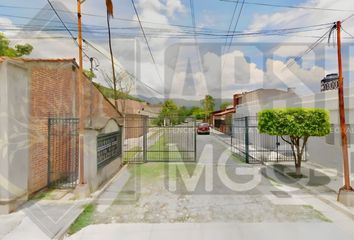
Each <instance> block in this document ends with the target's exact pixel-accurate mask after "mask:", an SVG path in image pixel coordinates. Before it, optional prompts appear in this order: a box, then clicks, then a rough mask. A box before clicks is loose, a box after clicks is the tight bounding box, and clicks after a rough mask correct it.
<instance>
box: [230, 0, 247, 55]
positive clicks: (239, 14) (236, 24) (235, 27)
mask: <svg viewBox="0 0 354 240" xmlns="http://www.w3.org/2000/svg"><path fill="white" fill-rule="evenodd" d="M244 4H245V0H243V1H242V5H241V8H240V11H239V13H238V16H237V20H236V23H235V26H234V30H233V33H235V32H236V29H237V26H238V22H239V20H240V17H241V14H242V9H243V6H244ZM233 40H234V38H233V36H231V40H230V43H229V47H228V50H229V49H230V47H231V44H232V41H233Z"/></svg>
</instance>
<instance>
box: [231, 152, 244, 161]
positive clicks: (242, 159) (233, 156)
mask: <svg viewBox="0 0 354 240" xmlns="http://www.w3.org/2000/svg"><path fill="white" fill-rule="evenodd" d="M231 159H232V160H235V161H236V162H239V163H246V160H245V159H244V158H243V157H241V156H240V155H239V154H237V153H233V152H231Z"/></svg>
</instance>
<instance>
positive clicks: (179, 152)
mask: <svg viewBox="0 0 354 240" xmlns="http://www.w3.org/2000/svg"><path fill="white" fill-rule="evenodd" d="M124 122H125V124H124V136H125V139H124V147H123V148H124V150H123V160H124V161H126V162H130V163H134V162H135V163H141V162H191V161H195V160H196V128H195V121H194V120H191V119H189V120H188V121H186V120H183V121H182V120H179V119H177V118H174V119H173V120H170V121H168V120H166V119H158V118H149V117H144V116H130V117H127V118H125V120H124Z"/></svg>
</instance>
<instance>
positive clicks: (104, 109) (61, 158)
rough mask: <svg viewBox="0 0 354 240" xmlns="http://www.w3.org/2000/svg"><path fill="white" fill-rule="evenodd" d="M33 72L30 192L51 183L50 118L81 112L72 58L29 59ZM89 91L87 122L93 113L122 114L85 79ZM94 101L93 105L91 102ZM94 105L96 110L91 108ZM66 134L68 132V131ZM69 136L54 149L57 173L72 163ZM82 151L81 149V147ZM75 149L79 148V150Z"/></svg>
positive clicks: (105, 116) (86, 100) (30, 126)
mask: <svg viewBox="0 0 354 240" xmlns="http://www.w3.org/2000/svg"><path fill="white" fill-rule="evenodd" d="M25 64H26V67H28V69H29V72H30V122H29V136H30V140H29V142H30V150H29V152H30V157H29V158H30V164H29V165H30V166H29V180H28V189H29V194H31V193H34V192H36V191H38V190H40V189H42V188H44V187H46V186H47V183H48V118H49V117H79V113H78V84H77V81H78V70H77V67H76V65H74V64H73V62H72V61H68V60H65V61H50V62H48V61H32V62H31V61H30V62H26V63H25ZM83 82H84V89H85V91H84V93H85V107H84V109H85V124H86V125H87V123H88V120H89V118H90V113H91V112H92V116H93V118H97V117H101V118H102V117H103V118H110V117H114V118H117V119H119V117H120V114H118V112H117V111H116V110H115V108H114V107H113V106H112V105H111V104H110V103H109V102H108V101H107V100H106V99H105V98H104V97H103V96H102V94H101V93H100V92H99V91H98V90H97V89H96V88H95V87H92V89H91V84H90V82H89V80H88V79H86V78H83ZM91 100H92V105H91ZM91 106H92V111H91V110H90V107H91ZM64 134H65V133H64ZM67 140H68V139H66V138H65V137H63V138H61V139H60V140H58V141H57V145H55V146H54V147H55V148H54V149H51V152H52V153H51V154H53V160H54V161H56V164H57V165H56V166H57V168H56V171H57V172H58V174H57V175H55V176H52V177H53V178H54V179H55V178H60V176H61V174H60V173H61V172H65V171H66V169H67V168H68V165H69V163H68V162H67V157H66V156H67V154H71V152H72V151H74V150H73V149H70V145H69V144H68V141H67ZM77 150H78V149H77ZM77 150H75V151H77Z"/></svg>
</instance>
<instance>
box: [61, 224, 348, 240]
mask: <svg viewBox="0 0 354 240" xmlns="http://www.w3.org/2000/svg"><path fill="white" fill-rule="evenodd" d="M68 239H70V240H84V239H85V240H102V239H104V240H116V239H130V240H133V239H137V240H151V239H153V240H166V239H169V240H181V239H193V240H215V239H222V240H228V239H230V240H231V239H233V240H234V239H237V240H259V239H264V240H268V239H269V240H270V239H271V240H284V239H286V240H299V239H301V240H314V239H321V240H333V239H340V240H351V239H353V236H351V235H348V234H346V233H344V232H342V231H341V229H339V228H338V227H337V226H336V225H333V224H331V223H204V224H203V223H173V224H169V223H166V224H137V223H132V224H101V225H91V226H89V227H87V228H85V229H83V230H82V231H80V232H79V233H77V234H75V235H73V236H72V237H70V238H68Z"/></svg>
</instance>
